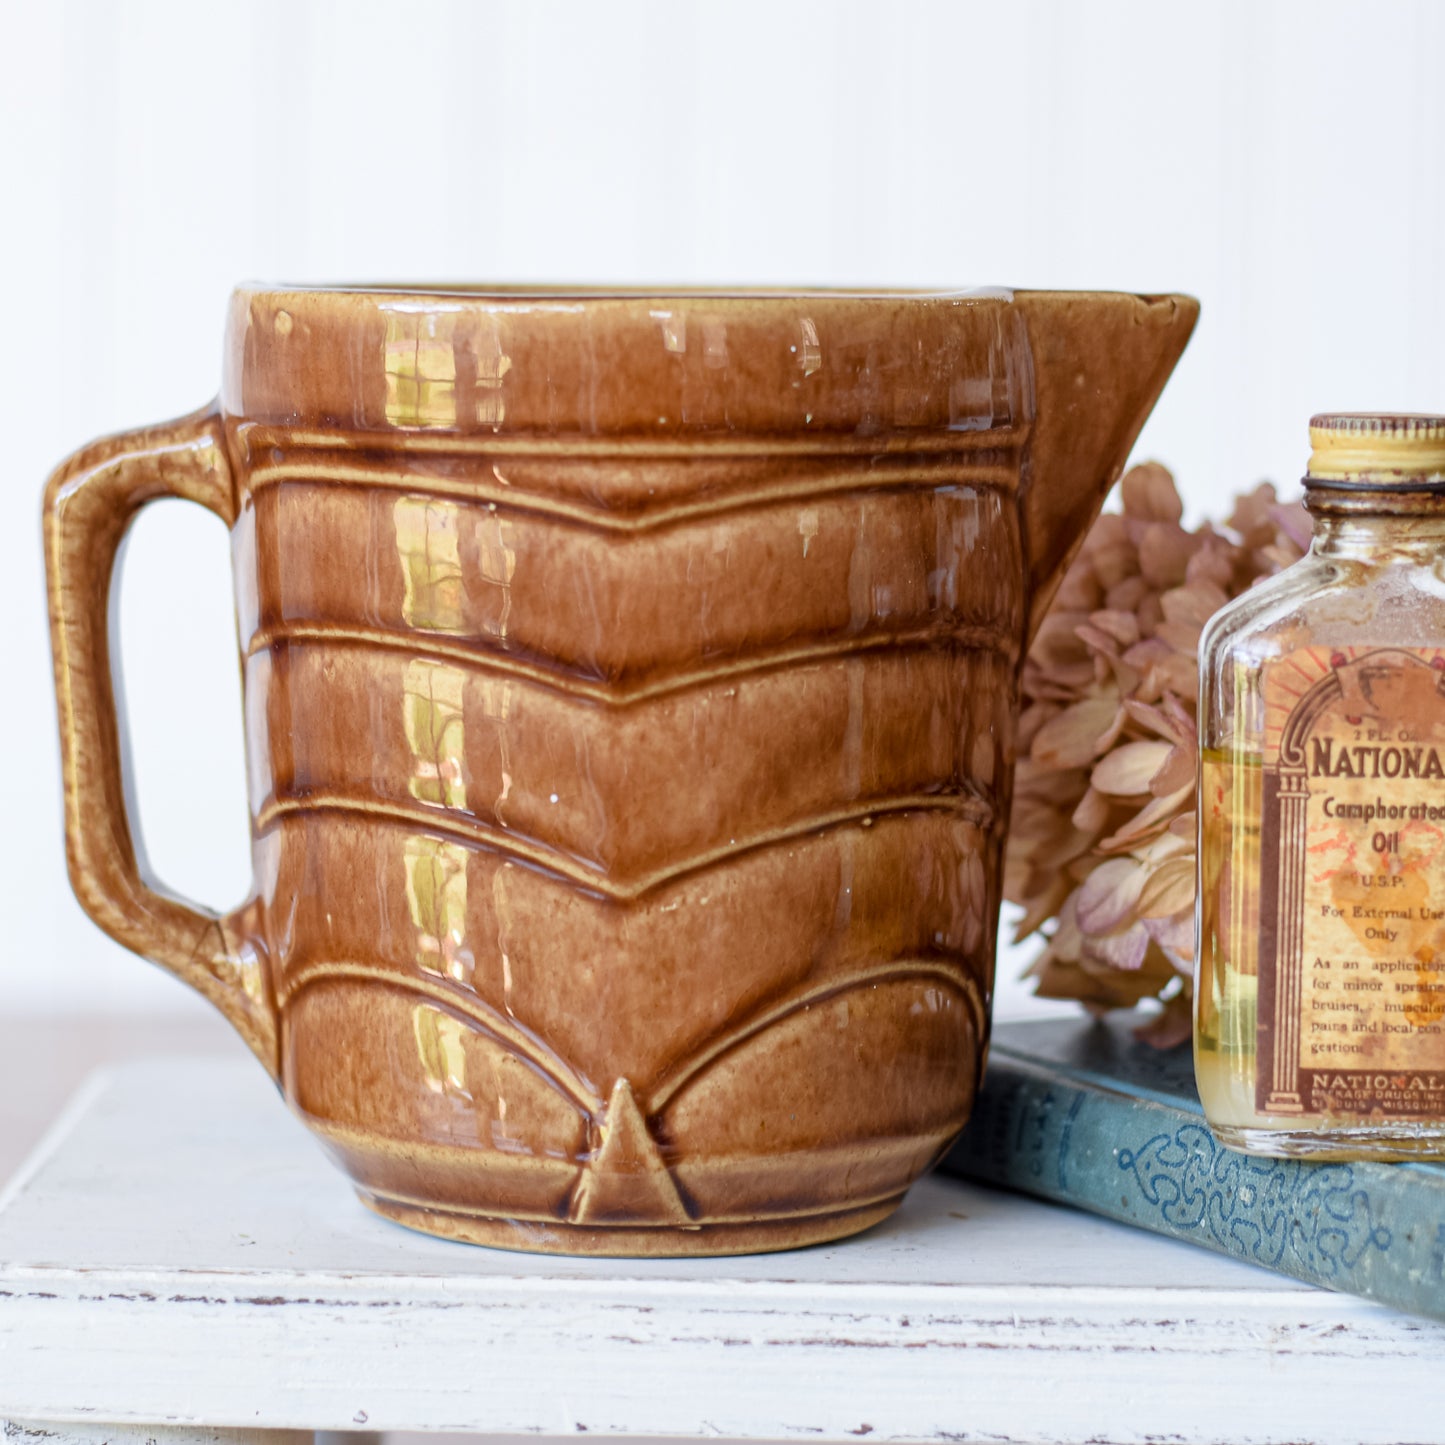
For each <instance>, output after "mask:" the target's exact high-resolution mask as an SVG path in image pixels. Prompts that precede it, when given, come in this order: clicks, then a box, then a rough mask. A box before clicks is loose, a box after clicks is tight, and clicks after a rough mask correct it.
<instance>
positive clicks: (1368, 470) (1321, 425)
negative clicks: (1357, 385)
mask: <svg viewBox="0 0 1445 1445" xmlns="http://www.w3.org/2000/svg"><path fill="white" fill-rule="evenodd" d="M1310 448H1311V450H1310V466H1309V471H1308V472H1307V473H1306V475H1305V479H1304V480H1305V485H1306V486H1309V485H1311V484H1312V483H1314V484H1319V485H1322V486H1330V487H1359V488H1361V489H1362V490H1363V489H1370V490H1394V489H1399V490H1402V491H1413V490H1418V489H1421V488H1428V489H1430V490H1432V491H1433V490H1435V489H1436V488H1441V487H1445V416H1430V415H1423V414H1416V415H1408V414H1402V413H1389V412H1325V413H1322V414H1321V415H1319V416H1312V417H1311V418H1310Z"/></svg>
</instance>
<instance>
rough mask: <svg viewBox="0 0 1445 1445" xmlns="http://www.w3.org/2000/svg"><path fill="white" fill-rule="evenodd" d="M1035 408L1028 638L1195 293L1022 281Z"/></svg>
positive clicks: (1161, 375) (1132, 431)
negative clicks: (1049, 286)
mask: <svg viewBox="0 0 1445 1445" xmlns="http://www.w3.org/2000/svg"><path fill="white" fill-rule="evenodd" d="M1015 304H1016V305H1017V306H1018V307H1019V309H1020V311H1021V312H1022V315H1023V320H1024V326H1025V328H1026V330H1027V333H1028V339H1029V350H1030V353H1031V359H1032V372H1033V386H1034V403H1035V404H1034V408H1033V422H1032V427H1031V429H1030V434H1029V440H1028V444H1027V447H1026V449H1025V452H1024V457H1023V463H1022V474H1021V476H1020V495H1021V504H1022V513H1023V527H1024V546H1025V555H1026V559H1027V566H1028V585H1029V602H1028V635H1029V637H1030V638H1031V637H1032V636H1033V634H1034V631H1035V630H1036V629H1037V627H1038V625H1039V623H1040V622H1041V621H1042V620H1043V616H1044V613H1045V612H1046V611H1047V610H1048V606H1049V602H1050V600H1051V599H1052V598H1053V595H1054V592H1055V590H1056V589H1057V587H1058V585H1059V581H1060V579H1061V578H1062V577H1063V574H1064V571H1065V569H1066V568H1067V567H1068V564H1069V563H1070V561H1072V560H1073V557H1074V554H1075V553H1076V552H1077V551H1078V549H1079V547H1080V546H1081V545H1082V543H1083V540H1084V536H1085V534H1086V533H1087V531H1088V528H1089V526H1090V524H1091V523H1092V521H1093V519H1094V516H1095V515H1096V513H1097V512H1098V510H1099V508H1100V507H1101V506H1102V505H1103V501H1104V497H1105V496H1106V495H1107V494H1108V491H1109V488H1110V487H1112V486H1113V485H1114V483H1115V482H1116V481H1117V480H1118V478H1119V474H1120V472H1121V471H1122V470H1123V467H1124V463H1125V462H1126V461H1127V459H1128V456H1129V450H1130V448H1131V447H1132V446H1133V445H1134V441H1135V438H1136V437H1137V436H1138V435H1139V432H1140V429H1141V428H1142V427H1143V425H1144V422H1145V420H1146V418H1147V417H1148V415H1149V413H1150V411H1151V410H1152V409H1153V407H1154V403H1155V402H1156V401H1157V400H1158V397H1159V393H1160V392H1161V391H1162V390H1163V388H1164V383H1165V382H1166V381H1167V380H1168V379H1169V375H1170V373H1171V372H1172V371H1173V370H1174V367H1175V364H1176V363H1177V362H1178V360H1179V357H1180V355H1181V354H1182V353H1183V351H1184V348H1185V346H1186V344H1187V343H1188V341H1189V337H1190V335H1191V334H1192V332H1193V330H1194V324H1195V322H1196V321H1197V320H1198V317H1199V303H1198V302H1197V301H1196V300H1195V299H1194V298H1193V297H1192V296H1130V295H1123V294H1112V293H1088V292H1061V291H1056V292H1050V291H1032V292H1030V291H1024V292H1019V293H1017V294H1016V296H1015Z"/></svg>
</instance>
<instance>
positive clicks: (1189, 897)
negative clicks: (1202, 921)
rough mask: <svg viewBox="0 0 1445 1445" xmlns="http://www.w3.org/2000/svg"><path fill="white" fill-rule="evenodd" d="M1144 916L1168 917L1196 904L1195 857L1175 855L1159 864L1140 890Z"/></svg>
mask: <svg viewBox="0 0 1445 1445" xmlns="http://www.w3.org/2000/svg"><path fill="white" fill-rule="evenodd" d="M1136 907H1137V910H1138V914H1139V917H1140V918H1168V917H1169V916H1170V914H1173V913H1180V912H1182V911H1183V910H1184V909H1186V908H1190V909H1192V908H1193V907H1194V859H1193V858H1192V857H1190V858H1171V859H1169V861H1168V862H1167V863H1163V864H1161V865H1160V866H1159V867H1158V868H1155V869H1154V870H1153V871H1152V872H1151V873H1150V874H1149V876H1148V878H1147V879H1146V880H1145V882H1144V886H1143V888H1141V889H1140V890H1139V901H1138V903H1137V905H1136Z"/></svg>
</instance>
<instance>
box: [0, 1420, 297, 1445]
mask: <svg viewBox="0 0 1445 1445" xmlns="http://www.w3.org/2000/svg"><path fill="white" fill-rule="evenodd" d="M0 1439H3V1440H4V1442H5V1445H313V1442H314V1441H315V1436H314V1435H313V1434H312V1432H311V1431H309V1430H223V1429H218V1428H212V1427H209V1426H205V1425H191V1426H165V1425H147V1426H145V1427H141V1426H138V1425H97V1424H79V1425H62V1424H49V1425H42V1424H38V1423H36V1422H34V1421H24V1420H5V1421H0Z"/></svg>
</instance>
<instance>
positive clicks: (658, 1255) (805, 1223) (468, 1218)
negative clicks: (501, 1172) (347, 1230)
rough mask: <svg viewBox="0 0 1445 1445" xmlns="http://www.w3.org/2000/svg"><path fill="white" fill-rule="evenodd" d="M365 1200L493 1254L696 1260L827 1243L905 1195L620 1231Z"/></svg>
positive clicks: (390, 1215) (386, 1214)
mask: <svg viewBox="0 0 1445 1445" xmlns="http://www.w3.org/2000/svg"><path fill="white" fill-rule="evenodd" d="M357 1195H358V1197H359V1198H360V1200H361V1202H362V1203H363V1204H364V1205H366V1207H367V1208H368V1209H370V1210H372V1211H373V1212H374V1213H376V1214H379V1215H381V1216H382V1218H384V1219H390V1220H391V1221H393V1222H394V1223H396V1224H401V1225H405V1226H406V1228H408V1229H415V1230H417V1231H418V1232H419V1233H422V1234H431V1235H435V1236H437V1237H438V1238H441V1239H454V1240H459V1241H461V1242H462V1243H464V1244H484V1245H488V1246H490V1247H491V1248H493V1249H512V1250H520V1251H523V1252H525V1253H527V1254H572V1255H592V1256H598V1257H602V1256H613V1257H621V1258H634V1259H646V1258H651V1259H667V1258H681V1257H685V1256H690V1255H692V1256H696V1255H723V1254H771V1253H773V1252H774V1251H777V1250H781V1249H802V1248H804V1247H805V1246H807V1245H810V1244H826V1243H828V1242H829V1241H830V1240H835V1239H844V1238H846V1237H847V1236H848V1235H850V1234H858V1233H860V1232H861V1231H862V1230H865V1229H869V1228H871V1227H872V1226H873V1225H875V1224H878V1223H879V1222H880V1221H882V1220H884V1219H887V1218H888V1216H889V1215H890V1214H892V1213H893V1211H894V1210H895V1209H897V1208H898V1206H899V1205H900V1204H901V1203H902V1202H903V1195H902V1194H897V1195H894V1196H893V1197H892V1198H889V1199H884V1200H879V1201H876V1202H874V1203H870V1204H866V1205H863V1206H862V1207H860V1208H857V1209H845V1210H839V1211H836V1212H833V1213H828V1214H809V1215H802V1216H798V1217H795V1218H791V1219H759V1220H750V1221H745V1222H741V1223H734V1222H727V1223H718V1224H705V1223H704V1224H697V1225H693V1226H690V1227H677V1226H663V1227H647V1226H641V1227H639V1226H631V1227H629V1226H627V1225H619V1226H617V1227H616V1228H607V1227H605V1226H604V1227H600V1228H599V1227H597V1226H595V1225H584V1224H567V1223H565V1222H563V1221H549V1220H548V1221H544V1220H531V1219H499V1218H495V1217H493V1216H490V1215H485V1214H466V1213H463V1212H461V1211H457V1210H450V1209H444V1208H429V1207H427V1206H425V1205H418V1204H412V1203H406V1202H403V1201H401V1200H397V1199H388V1198H387V1197H386V1196H385V1195H380V1194H372V1193H369V1192H368V1191H366V1190H361V1189H358V1190H357Z"/></svg>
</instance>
